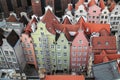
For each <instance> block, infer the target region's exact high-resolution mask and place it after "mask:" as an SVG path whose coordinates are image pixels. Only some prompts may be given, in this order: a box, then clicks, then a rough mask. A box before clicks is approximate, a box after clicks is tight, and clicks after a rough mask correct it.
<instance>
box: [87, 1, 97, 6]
mask: <svg viewBox="0 0 120 80" xmlns="http://www.w3.org/2000/svg"><path fill="white" fill-rule="evenodd" d="M93 5H96V2H95V0H91V1H90V2H89V3H88V7H91V6H93Z"/></svg>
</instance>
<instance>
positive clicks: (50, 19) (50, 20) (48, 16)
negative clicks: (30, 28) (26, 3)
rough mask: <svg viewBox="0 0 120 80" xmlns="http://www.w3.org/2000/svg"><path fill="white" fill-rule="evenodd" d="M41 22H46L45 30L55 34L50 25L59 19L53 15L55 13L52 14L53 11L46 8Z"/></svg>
mask: <svg viewBox="0 0 120 80" xmlns="http://www.w3.org/2000/svg"><path fill="white" fill-rule="evenodd" d="M41 21H42V22H44V23H46V28H47V30H48V31H49V32H50V33H52V34H55V33H56V32H55V30H54V27H53V25H52V23H53V22H56V23H59V21H58V20H57V18H56V17H55V15H54V14H53V12H51V10H50V9H48V10H47V11H46V13H45V15H44V16H43V18H42V20H41Z"/></svg>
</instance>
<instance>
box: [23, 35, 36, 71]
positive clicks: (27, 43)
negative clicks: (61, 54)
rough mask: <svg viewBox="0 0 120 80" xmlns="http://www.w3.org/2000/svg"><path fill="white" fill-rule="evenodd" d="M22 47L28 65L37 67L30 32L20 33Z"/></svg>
mask: <svg viewBox="0 0 120 80" xmlns="http://www.w3.org/2000/svg"><path fill="white" fill-rule="evenodd" d="M21 41H22V48H23V51H24V55H25V58H26V62H27V64H28V65H34V67H35V68H36V69H37V68H38V66H37V62H36V55H35V52H34V46H33V41H32V38H31V36H30V33H22V35H21Z"/></svg>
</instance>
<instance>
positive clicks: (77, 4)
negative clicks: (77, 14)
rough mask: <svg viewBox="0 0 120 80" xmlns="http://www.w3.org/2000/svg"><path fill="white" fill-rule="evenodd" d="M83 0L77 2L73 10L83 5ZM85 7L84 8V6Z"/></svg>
mask: <svg viewBox="0 0 120 80" xmlns="http://www.w3.org/2000/svg"><path fill="white" fill-rule="evenodd" d="M84 2H85V0H78V2H77V3H76V4H75V10H77V9H78V7H79V6H80V5H81V4H82V5H84ZM84 7H85V6H84Z"/></svg>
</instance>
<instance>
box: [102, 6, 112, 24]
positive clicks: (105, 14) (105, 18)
mask: <svg viewBox="0 0 120 80" xmlns="http://www.w3.org/2000/svg"><path fill="white" fill-rule="evenodd" d="M100 23H101V24H110V12H109V10H108V8H107V7H105V8H104V9H103V10H102V12H101V14H100Z"/></svg>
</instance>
